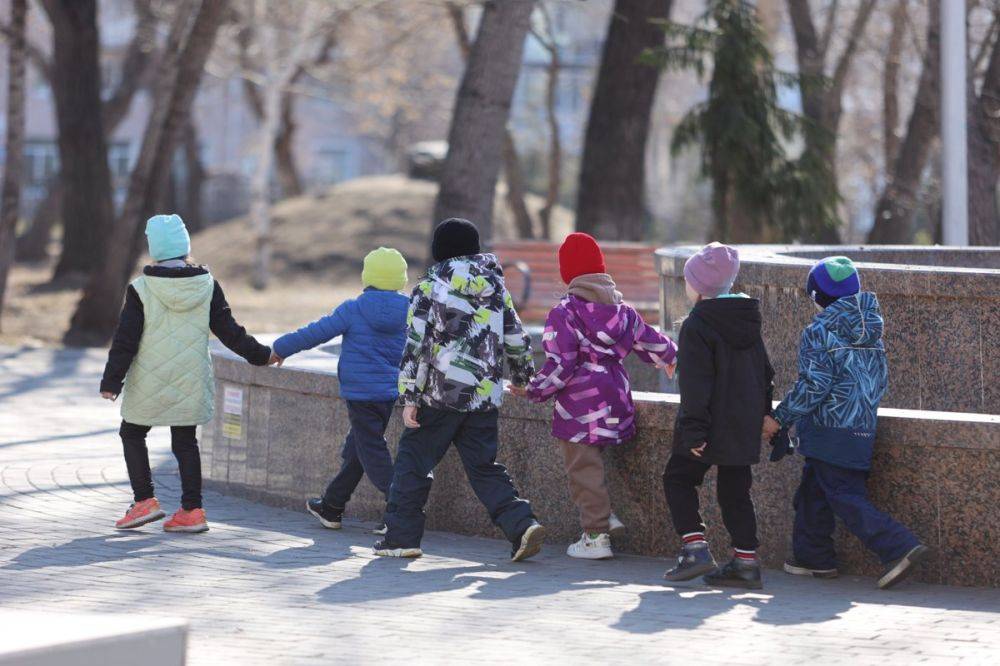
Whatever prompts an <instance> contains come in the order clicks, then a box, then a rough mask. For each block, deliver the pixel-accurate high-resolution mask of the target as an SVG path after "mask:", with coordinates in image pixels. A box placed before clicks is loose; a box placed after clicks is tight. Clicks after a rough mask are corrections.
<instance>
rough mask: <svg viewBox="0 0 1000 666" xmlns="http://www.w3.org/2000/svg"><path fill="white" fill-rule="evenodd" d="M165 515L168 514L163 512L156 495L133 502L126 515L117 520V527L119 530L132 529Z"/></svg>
mask: <svg viewBox="0 0 1000 666" xmlns="http://www.w3.org/2000/svg"><path fill="white" fill-rule="evenodd" d="M165 515H167V514H165V513H163V509H161V508H160V503H159V501H157V499H156V498H155V497H151V498H149V499H147V500H142V501H141V502H135V503H134V504H132V506H130V507H129V508H128V511H126V512H125V517H124V518H121V519H120V520H117V521H115V527H116V528H117V529H119V530H130V529H132V528H134V527H140V526H142V525H145V524H146V523H151V522H153V521H154V520H159V519H160V518H163V517H164V516H165Z"/></svg>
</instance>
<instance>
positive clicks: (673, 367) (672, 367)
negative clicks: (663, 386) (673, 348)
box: [663, 361, 677, 379]
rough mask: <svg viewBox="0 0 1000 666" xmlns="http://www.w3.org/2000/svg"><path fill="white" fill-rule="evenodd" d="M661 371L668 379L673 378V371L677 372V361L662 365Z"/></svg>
mask: <svg viewBox="0 0 1000 666" xmlns="http://www.w3.org/2000/svg"><path fill="white" fill-rule="evenodd" d="M663 372H665V373H667V378H668V379H673V378H674V373H675V372H677V361H674V362H673V363H671V364H670V365H665V366H663Z"/></svg>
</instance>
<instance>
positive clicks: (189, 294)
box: [101, 215, 271, 532]
mask: <svg viewBox="0 0 1000 666" xmlns="http://www.w3.org/2000/svg"><path fill="white" fill-rule="evenodd" d="M146 240H147V242H148V244H149V256H150V257H152V258H153V261H154V262H155V263H153V264H152V265H150V266H146V267H145V268H144V269H143V271H142V275H140V276H139V277H138V278H136V279H135V280H134V281H133V282H132V284H130V285H129V287H128V290H127V291H126V293H125V305H124V307H123V308H122V313H121V318H120V319H119V320H118V329H117V331H116V332H115V337H114V340H113V342H112V344H111V350H110V352H109V353H108V362H107V365H106V366H105V367H104V377H103V378H102V379H101V397H103V398H106V399H108V400H115V399H117V397H118V394H120V393H123V394H124V397H123V398H122V409H121V414H122V419H123V420H122V425H121V429H120V431H119V434H120V435H121V439H122V444H123V446H124V449H125V465H126V467H127V468H128V476H129V481H130V483H131V484H132V493H133V495H134V502H133V503H132V505H131V506H130V507H129V508H128V511H127V512H126V513H125V516H124V517H123V518H121V519H120V520H118V521H117V522H116V523H115V527H117V528H118V529H131V528H135V527H140V526H141V525H145V524H147V523H150V522H153V521H155V520H160V519H161V518H163V517H164V516H165V515H166V514H164V512H163V509H162V508H161V507H160V503H159V501H158V500H157V499H156V497H155V495H154V493H153V478H152V475H151V473H150V470H149V453H148V451H147V449H146V435H147V433H149V430H150V428H152V427H153V426H170V439H171V449H172V450H173V453H174V456H175V457H176V458H177V465H178V467H179V469H180V476H181V492H182V494H181V508H180V509H179V510H178V511H177V512H176V513H175V514H174V515H173V517H171V518H170V520H168V521H167V522H166V523H164V525H163V529H164V530H165V531H167V532H204V531H206V530H207V529H208V521H207V520H206V518H205V511H204V509H203V508H202V498H201V455H200V454H199V452H198V439H197V437H196V428H197V426H198V425H200V424H202V423H207V422H208V421H210V420H211V419H212V413H213V411H214V408H215V379H214V377H213V374H212V359H211V357H210V355H209V352H208V333H209V331H211V332H212V333H214V334H215V336H216V337H217V338H219V340H220V341H222V343H223V344H224V345H226V347H228V348H229V349H231V350H232V351H233V352H235V353H237V354H239V355H240V356H242V357H243V358H245V359H246V360H247V361H249V362H250V363H252V364H254V365H266V364H267V362H268V360H269V358H270V355H271V350H270V348H268V347H267V346H265V345H262V344H260V343H258V342H257V341H256V340H255V339H254V338H253V337H252V336H250V335H248V334H247V332H246V329H244V328H243V327H242V326H240V325H239V324H237V323H236V320H235V319H233V313H232V311H230V309H229V303H227V302H226V296H225V294H224V293H223V292H222V287H220V286H219V283H218V282H217V281H216V280H215V279H214V278H213V277H212V274H211V273H209V272H208V269H207V268H206V267H204V266H198V265H196V264H194V263H193V262H192V261H191V257H190V256H189V255H190V253H191V239H190V237H189V236H188V232H187V229H186V228H185V226H184V221H183V220H181V218H180V216H178V215H154V216H153V217H151V218H149V220H148V221H147V222H146Z"/></svg>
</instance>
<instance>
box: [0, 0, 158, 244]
mask: <svg viewBox="0 0 1000 666" xmlns="http://www.w3.org/2000/svg"><path fill="white" fill-rule="evenodd" d="M132 5H133V8H134V11H135V12H136V16H137V22H136V27H135V33H134V34H133V36H132V40H131V41H130V42H129V46H128V50H127V51H126V53H125V57H124V59H123V68H122V75H121V79H120V80H119V82H118V87H117V88H116V89H115V90H114V92H112V94H111V96H110V97H109V98H108V99H107V100H105V101H104V103H103V105H102V107H101V113H102V118H103V124H104V133H105V137H106V139H108V138H110V137H111V135H112V134H113V133H114V131H115V129H117V127H118V125H119V124H121V121H122V120H124V119H125V116H127V115H128V112H129V109H131V108H132V101H133V100H134V99H135V94H136V93H137V92H138V91H139V89H140V88H141V87H142V86H143V84H144V81H145V79H146V78H147V76H146V75H147V74H148V73H149V70H150V66H151V64H152V63H153V61H154V60H155V58H154V55H155V53H154V48H153V47H154V46H155V43H156V23H157V20H158V19H157V16H156V13H155V12H153V11H152V7H151V4H150V0H133V3H132ZM28 57H29V59H30V61H31V62H32V64H33V65H34V66H35V68H36V70H37V71H38V72H39V73H40V74H41V75H42V77H43V78H45V79H46V80H47V81H48V82H49V87H50V88H51V87H52V63H50V62H49V61H48V59H47V58H46V56H45V53H44V52H43V51H41V49H38V48H33V47H32V46H31V45H30V44H29V46H28ZM62 196H63V187H62V180H61V175H60V174H58V173H57V174H55V175H54V176H53V177H52V179H51V181H50V182H49V184H48V188H47V190H46V192H45V195H44V196H43V197H42V200H41V203H40V204H39V205H38V208H37V209H36V211H35V215H34V216H33V217H32V220H31V226H30V227H28V229H27V231H25V232H24V233H23V234H22V236H21V237H20V238H18V239H17V251H16V254H15V258H16V259H17V261H29V262H30V261H43V260H44V259H46V258H47V257H48V244H49V240H50V238H51V236H52V229H53V228H54V227H55V226H56V223H57V222H58V221H59V220H60V215H61V208H62Z"/></svg>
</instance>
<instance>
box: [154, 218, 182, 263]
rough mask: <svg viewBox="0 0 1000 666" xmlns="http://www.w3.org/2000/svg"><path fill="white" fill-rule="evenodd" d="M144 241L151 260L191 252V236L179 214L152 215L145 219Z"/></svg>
mask: <svg viewBox="0 0 1000 666" xmlns="http://www.w3.org/2000/svg"><path fill="white" fill-rule="evenodd" d="M146 242H147V243H148V244H149V256H150V257H152V258H153V261H163V260H165V259H176V258H178V257H186V256H188V255H189V254H191V237H190V236H189V235H188V230H187V227H185V226H184V220H182V219H181V216H180V215H154V216H153V217H151V218H149V219H148V220H146Z"/></svg>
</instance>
